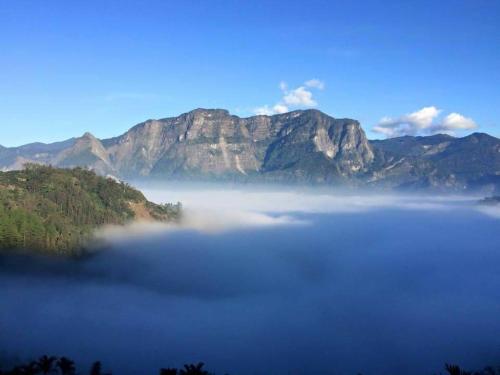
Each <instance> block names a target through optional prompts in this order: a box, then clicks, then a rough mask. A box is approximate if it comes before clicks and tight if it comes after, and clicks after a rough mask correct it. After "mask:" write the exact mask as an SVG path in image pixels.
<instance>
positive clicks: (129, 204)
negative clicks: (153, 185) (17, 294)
mask: <svg viewBox="0 0 500 375" xmlns="http://www.w3.org/2000/svg"><path fill="white" fill-rule="evenodd" d="M179 215H180V204H175V205H174V204H165V205H157V204H154V203H151V202H149V201H147V200H146V198H145V197H144V195H143V194H142V193H141V192H140V191H138V190H136V189H134V188H132V187H130V186H129V185H127V184H125V183H122V182H117V181H115V180H113V179H109V178H104V177H100V176H97V175H96V174H95V173H93V172H91V171H88V170H85V169H82V168H75V169H64V170H63V169H56V168H52V167H46V166H37V165H28V166H27V167H26V168H25V169H24V170H21V171H11V172H3V173H1V172H0V249H2V250H7V249H9V250H12V249H29V250H37V251H45V252H51V253H75V252H78V251H79V250H81V249H82V248H83V247H84V246H85V245H86V244H87V242H88V240H89V239H90V238H91V235H92V232H93V230H94V229H95V228H97V227H99V226H101V225H104V224H118V225H121V224H125V223H127V222H128V221H131V220H133V219H150V220H159V221H169V220H176V219H177V218H178V217H179Z"/></svg>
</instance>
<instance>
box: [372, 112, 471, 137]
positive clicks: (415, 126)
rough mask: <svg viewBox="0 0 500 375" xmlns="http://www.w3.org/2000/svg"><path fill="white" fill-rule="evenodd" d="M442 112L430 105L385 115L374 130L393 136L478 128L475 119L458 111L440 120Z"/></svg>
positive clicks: (447, 132)
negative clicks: (402, 113) (399, 113)
mask: <svg viewBox="0 0 500 375" xmlns="http://www.w3.org/2000/svg"><path fill="white" fill-rule="evenodd" d="M441 112H442V111H441V110H440V109H438V108H437V107H435V106H429V107H424V108H421V109H419V110H418V111H415V112H412V113H408V114H406V115H403V116H399V117H395V118H392V117H384V118H382V119H381V120H380V121H379V123H378V124H377V125H376V126H374V127H373V131H374V132H375V133H379V134H383V135H385V136H386V137H387V138H392V137H400V136H403V135H431V134H437V133H445V134H450V135H455V134H456V132H458V131H463V130H471V129H475V128H477V124H476V123H475V122H474V120H472V119H471V118H468V117H465V116H463V115H461V114H460V113H456V112H453V113H450V114H448V115H447V116H445V117H444V118H443V119H441V120H440V121H439V115H440V114H441Z"/></svg>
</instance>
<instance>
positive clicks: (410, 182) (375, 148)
mask: <svg viewBox="0 0 500 375" xmlns="http://www.w3.org/2000/svg"><path fill="white" fill-rule="evenodd" d="M27 161H29V162H36V163H42V164H52V165H54V166H60V167H73V166H85V167H89V168H92V169H94V170H95V171H96V172H98V173H100V174H103V175H114V176H117V177H120V178H124V179H129V180H130V179H138V178H150V179H169V180H172V179H183V180H185V179H190V180H207V179H210V180H231V181H255V182H282V183H286V182H291V183H314V184H347V185H351V186H352V185H355V186H377V187H378V186H381V187H389V188H408V189H417V188H433V189H447V190H453V191H457V190H458V191H462V190H471V189H483V190H488V191H494V190H500V140H499V139H497V138H494V137H491V136H489V135H487V134H480V133H475V134H472V135H470V136H468V137H464V138H454V137H451V136H448V135H435V136H429V137H409V136H407V137H400V138H392V139H387V140H383V141H368V140H367V138H366V135H365V133H364V131H363V129H362V128H361V126H360V124H359V122H357V121H356V120H352V119H334V118H332V117H330V116H328V115H326V114H324V113H322V112H320V111H317V110H305V111H293V112H289V113H285V114H278V115H274V116H253V117H249V118H240V117H237V116H233V115H230V114H229V112H228V111H226V110H223V109H196V110H194V111H191V112H188V113H185V114H182V115H180V116H178V117H172V118H165V119H160V120H148V121H145V122H143V123H140V124H138V125H136V126H134V127H133V128H131V129H130V130H129V131H127V132H126V133H124V134H122V135H120V136H118V137H115V138H111V139H104V140H99V139H97V138H95V137H94V136H92V135H91V134H89V133H86V134H85V135H83V136H82V137H80V138H74V139H70V140H68V141H64V142H59V143H54V144H50V145H43V144H31V145H26V146H21V147H17V148H3V149H0V168H3V169H4V170H8V169H18V168H21V167H22V165H23V163H25V162H27Z"/></svg>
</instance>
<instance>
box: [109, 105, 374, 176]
mask: <svg viewBox="0 0 500 375" xmlns="http://www.w3.org/2000/svg"><path fill="white" fill-rule="evenodd" d="M103 144H104V145H105V147H106V149H107V151H108V154H109V158H110V160H111V161H112V163H113V165H114V167H115V168H116V170H117V172H118V174H119V175H120V176H124V177H128V178H133V177H137V176H153V177H157V178H161V177H176V178H200V177H212V178H223V179H227V178H231V179H242V180H247V179H249V178H256V179H260V178H263V175H266V174H268V173H270V174H274V175H276V176H275V177H276V178H280V179H288V178H290V179H297V178H300V179H304V180H316V179H320V180H325V179H326V177H331V176H335V177H346V176H350V175H353V174H358V173H360V172H362V171H364V170H366V168H367V166H368V165H369V164H370V163H371V161H372V160H373V157H374V156H373V152H372V150H371V146H370V145H369V143H368V141H367V139H366V136H365V134H364V132H363V130H362V129H361V127H360V125H359V123H358V122H356V121H354V120H335V119H333V118H331V117H329V116H327V115H325V114H324V113H321V112H319V111H312V110H310V111H295V112H290V113H287V114H282V115H275V116H254V117H250V118H239V117H237V116H231V115H230V114H229V113H228V112H227V111H226V110H220V109H216V110H205V109H197V110H194V111H192V112H189V113H186V114H183V115H181V116H179V117H174V118H167V119H163V120H149V121H146V122H144V123H142V124H139V125H137V126H135V127H133V128H132V129H131V130H130V131H128V132H127V133H125V134H124V135H122V136H120V137H117V138H114V139H110V140H104V141H103ZM314 164H318V167H319V168H321V169H323V170H325V171H327V172H328V173H327V175H324V174H323V173H318V171H317V169H318V168H311V166H314ZM280 170H283V173H280V176H277V173H275V172H276V171H280ZM264 178H266V177H264Z"/></svg>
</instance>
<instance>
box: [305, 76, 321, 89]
mask: <svg viewBox="0 0 500 375" xmlns="http://www.w3.org/2000/svg"><path fill="white" fill-rule="evenodd" d="M304 85H306V86H307V87H311V88H315V89H318V90H323V89H324V88H325V83H324V82H323V81H320V80H319V79H316V78H313V79H310V80H309V81H306V82H304Z"/></svg>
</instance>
